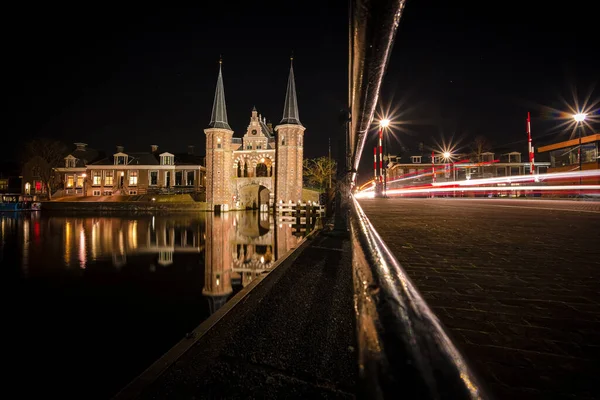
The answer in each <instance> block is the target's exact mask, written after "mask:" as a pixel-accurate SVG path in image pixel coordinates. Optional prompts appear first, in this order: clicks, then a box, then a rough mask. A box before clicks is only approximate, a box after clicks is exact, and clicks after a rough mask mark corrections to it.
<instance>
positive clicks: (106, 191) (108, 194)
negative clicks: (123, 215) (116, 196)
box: [104, 190, 112, 196]
mask: <svg viewBox="0 0 600 400" xmlns="http://www.w3.org/2000/svg"><path fill="white" fill-rule="evenodd" d="M104 195H105V196H112V190H105V191H104Z"/></svg>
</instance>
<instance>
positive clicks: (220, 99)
mask: <svg viewBox="0 0 600 400" xmlns="http://www.w3.org/2000/svg"><path fill="white" fill-rule="evenodd" d="M208 126H209V127H211V128H222V129H229V130H231V127H230V126H229V123H228V122H227V107H226V105H225V88H224V86H223V73H222V72H221V63H220V62H219V76H218V78H217V88H216V89H215V99H214V102H213V109H212V114H211V117H210V124H208Z"/></svg>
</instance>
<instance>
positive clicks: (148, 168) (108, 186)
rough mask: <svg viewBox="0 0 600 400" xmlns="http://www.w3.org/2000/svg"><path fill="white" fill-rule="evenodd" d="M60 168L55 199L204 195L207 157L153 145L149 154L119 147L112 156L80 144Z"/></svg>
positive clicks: (190, 150)
mask: <svg viewBox="0 0 600 400" xmlns="http://www.w3.org/2000/svg"><path fill="white" fill-rule="evenodd" d="M75 145H76V150H75V151H73V152H72V153H70V154H68V155H67V156H66V157H65V166H64V167H60V168H56V171H57V173H58V174H59V176H60V181H61V182H62V185H61V188H60V189H59V190H58V191H57V192H56V193H55V194H54V196H57V197H60V196H84V195H85V196H118V195H138V194H140V195H141V194H151V193H157V194H160V193H165V194H166V193H204V191H205V190H204V181H205V176H206V174H205V171H206V170H205V168H204V166H203V165H202V163H203V158H202V157H200V156H196V155H194V153H193V147H192V146H190V148H189V151H188V153H184V154H174V153H170V152H168V151H162V152H161V151H159V150H158V146H156V145H151V146H150V151H147V152H126V151H125V148H124V147H123V146H117V148H116V152H115V153H114V154H112V155H111V156H109V157H104V156H103V155H100V154H99V153H98V152H96V151H95V150H91V149H88V148H87V147H86V146H87V145H86V144H83V143H76V144H75Z"/></svg>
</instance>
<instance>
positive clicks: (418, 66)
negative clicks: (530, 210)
mask: <svg viewBox="0 0 600 400" xmlns="http://www.w3.org/2000/svg"><path fill="white" fill-rule="evenodd" d="M198 3H200V4H206V5H200V6H197V7H195V8H152V7H149V6H148V5H144V6H140V7H136V8H127V7H130V6H127V5H125V3H122V5H121V6H119V7H113V6H106V7H101V6H97V7H96V8H90V7H89V6H87V7H84V6H80V7H81V8H77V7H74V6H72V5H69V6H68V7H66V6H65V7H64V8H61V7H62V6H56V5H52V6H43V7H41V8H40V7H39V6H35V7H33V6H16V7H21V8H13V9H6V10H5V16H6V18H8V20H9V21H11V23H8V24H7V26H6V28H8V29H9V31H10V34H5V35H4V42H5V45H4V46H3V52H4V57H3V58H4V60H5V63H6V64H8V65H9V67H8V73H7V72H6V71H5V78H6V79H7V81H6V82H5V85H6V86H5V92H4V93H5V96H6V99H8V103H9V106H8V108H7V111H8V113H7V120H8V123H7V124H6V126H7V129H6V130H5V132H7V133H8V136H9V137H10V139H9V140H11V141H14V142H15V145H18V144H19V143H20V142H23V141H24V140H26V139H28V138H30V137H36V136H45V137H54V138H57V139H60V140H64V141H66V142H69V143H72V142H77V141H83V142H86V143H88V144H89V145H90V146H92V147H95V148H99V149H105V150H108V151H112V150H113V149H114V146H115V145H117V144H121V145H124V146H125V148H126V150H127V149H132V150H145V149H147V148H149V147H150V144H158V145H159V146H160V147H161V148H162V149H170V150H172V151H183V150H185V148H186V146H187V145H189V144H193V145H195V146H196V148H197V149H198V151H199V152H201V153H203V152H204V133H203V129H204V128H205V127H206V126H207V124H208V122H209V120H210V112H211V107H212V100H213V95H214V87H215V83H216V77H217V71H218V59H219V55H220V54H222V55H223V60H224V61H223V62H224V64H223V74H224V82H225V93H226V100H227V107H228V113H229V122H230V124H231V126H232V128H233V129H234V131H235V134H234V135H236V136H241V135H242V134H243V133H244V132H245V129H246V126H247V123H248V119H249V116H250V110H251V108H252V106H253V105H256V107H257V108H258V109H259V111H260V112H262V114H263V115H265V116H266V117H267V118H268V119H270V120H271V121H272V122H274V123H277V122H279V120H280V119H281V113H282V109H283V101H284V95H285V88H286V80H287V74H288V68H289V56H290V53H291V52H292V50H293V52H294V66H295V73H296V84H297V90H298V101H299V108H300V118H301V120H302V122H303V124H304V125H305V126H306V128H307V130H306V139H305V145H306V155H307V156H309V157H314V156H320V155H326V154H327V141H328V138H329V136H332V135H336V134H339V132H340V129H339V126H338V111H339V110H340V108H342V107H343V106H344V105H345V103H346V82H347V75H346V73H347V2H346V1H311V0H305V1H285V2H264V3H262V2H260V1H254V2H227V1H219V2H198ZM270 3H272V4H270ZM478 3H479V5H477V4H478ZM523 3H527V4H526V5H523ZM579 3H580V5H578V4H579ZM513 4H517V5H511V3H498V2H496V3H489V2H473V1H468V2H460V1H454V2H448V1H443V0H430V1H427V0H408V3H407V6H406V10H405V13H404V15H403V17H402V20H401V24H400V28H399V31H398V37H397V41H396V45H395V47H394V51H393V55H392V59H391V63H390V68H389V71H388V75H387V77H386V81H385V88H384V90H383V95H382V104H385V105H386V106H388V107H391V108H396V109H397V110H398V111H399V113H400V116H399V117H398V119H399V120H402V121H403V125H402V126H403V128H404V129H403V131H401V130H397V131H396V134H395V137H396V138H395V139H392V140H391V149H390V150H391V151H394V150H396V149H397V150H398V151H399V150H400V148H399V147H400V145H399V142H402V143H405V144H406V145H412V144H413V143H415V142H418V141H421V140H422V141H424V142H426V143H432V142H433V141H437V142H441V141H442V137H443V136H445V137H446V138H447V139H446V140H448V139H449V138H450V137H451V136H452V135H454V138H455V141H457V139H460V143H459V144H461V145H463V146H467V145H468V142H469V137H473V136H475V135H485V136H487V137H488V138H490V140H492V141H493V142H494V144H496V145H497V146H514V147H516V149H517V150H521V151H525V146H526V143H525V141H524V139H525V132H524V126H525V125H524V120H525V117H526V112H527V111H528V110H529V111H532V113H533V116H534V120H533V136H534V141H535V140H536V135H537V137H538V138H539V140H540V141H541V140H553V139H554V138H559V137H560V138H562V137H561V136H560V135H559V134H558V133H552V129H551V128H552V127H553V126H555V125H556V123H555V122H554V121H552V120H551V118H549V116H548V114H547V113H543V112H541V106H543V105H547V106H554V107H555V108H559V109H564V108H565V106H564V105H562V104H561V99H562V98H564V99H566V100H568V101H569V102H571V100H572V96H571V94H570V92H569V90H570V88H574V87H576V88H578V89H579V91H580V92H579V96H580V98H583V95H584V93H585V92H586V91H588V90H589V89H590V88H591V87H592V86H593V85H594V84H596V83H597V78H598V71H599V70H600V67H599V61H600V60H599V59H598V58H599V54H600V52H599V51H598V50H597V45H598V36H597V34H596V33H595V32H593V27H594V26H595V24H594V21H593V18H592V14H593V13H592V12H591V10H589V12H588V11H586V9H587V8H589V7H584V4H589V3H587V2H578V1H573V2H570V3H567V4H566V5H565V4H560V3H559V4H557V5H556V6H552V5H551V3H549V2H543V1H537V0H536V1H533V2H531V1H530V2H519V3H516V2H515V3H513ZM559 6H560V7H559ZM44 7H45V8H44ZM598 96H599V92H598V90H597V89H596V91H595V92H594V94H593V96H592V97H593V98H598ZM542 135H544V136H542ZM3 136H4V135H3ZM370 149H372V144H371V143H368V144H367V146H366V153H367V155H370V154H371V152H370ZM17 153H18V152H14V154H17ZM365 159H366V160H367V161H366V162H365V163H363V164H365V165H369V164H370V160H371V158H370V156H367V157H365Z"/></svg>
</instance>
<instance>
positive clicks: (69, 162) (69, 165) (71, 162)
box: [65, 157, 77, 168]
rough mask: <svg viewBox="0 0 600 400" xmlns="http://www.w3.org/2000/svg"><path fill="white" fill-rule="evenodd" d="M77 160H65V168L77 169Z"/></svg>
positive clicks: (69, 158)
mask: <svg viewBox="0 0 600 400" xmlns="http://www.w3.org/2000/svg"><path fill="white" fill-rule="evenodd" d="M76 161H77V160H76V159H75V158H73V157H68V158H65V167H67V168H75V162H76Z"/></svg>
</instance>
